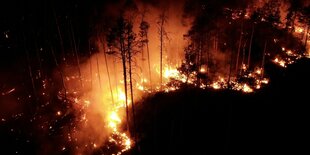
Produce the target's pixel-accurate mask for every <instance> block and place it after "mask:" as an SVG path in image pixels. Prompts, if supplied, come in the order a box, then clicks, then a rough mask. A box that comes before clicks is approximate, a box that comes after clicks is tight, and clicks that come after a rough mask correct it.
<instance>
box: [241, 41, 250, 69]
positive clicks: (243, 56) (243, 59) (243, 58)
mask: <svg viewBox="0 0 310 155" xmlns="http://www.w3.org/2000/svg"><path fill="white" fill-rule="evenodd" d="M247 42H248V39H246V40H245V42H244V45H243V51H242V63H241V65H242V66H243V65H244V61H245V47H246V43H247ZM242 71H243V69H241V70H240V73H239V75H241V73H242Z"/></svg>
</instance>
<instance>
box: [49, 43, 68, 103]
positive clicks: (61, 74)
mask: <svg viewBox="0 0 310 155" xmlns="http://www.w3.org/2000/svg"><path fill="white" fill-rule="evenodd" d="M51 52H52V55H53V58H54V62H55V65H56V68H57V70H58V72H59V75H60V78H61V83H62V87H63V89H64V98H65V101H67V89H66V85H65V80H64V75H63V73H62V70H61V69H60V67H59V65H58V61H57V59H56V55H55V52H54V50H53V48H52V47H51Z"/></svg>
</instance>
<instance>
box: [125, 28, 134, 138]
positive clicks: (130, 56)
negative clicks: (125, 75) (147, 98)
mask: <svg viewBox="0 0 310 155" xmlns="http://www.w3.org/2000/svg"><path fill="white" fill-rule="evenodd" d="M130 32H131V30H130V29H129V30H127V52H128V65H129V66H128V69H129V86H130V100H131V109H132V121H133V130H132V132H133V136H134V137H135V141H136V133H135V131H136V120H135V115H136V114H135V106H134V98H133V84H132V81H133V80H132V65H131V64H132V41H133V40H131V39H132V38H131V37H130V36H131V34H130Z"/></svg>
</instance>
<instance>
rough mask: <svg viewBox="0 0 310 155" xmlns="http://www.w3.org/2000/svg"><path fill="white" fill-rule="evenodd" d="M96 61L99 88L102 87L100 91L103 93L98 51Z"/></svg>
mask: <svg viewBox="0 0 310 155" xmlns="http://www.w3.org/2000/svg"><path fill="white" fill-rule="evenodd" d="M96 62H97V75H98V82H99V88H100V93H102V85H101V78H100V69H99V60H98V53H96Z"/></svg>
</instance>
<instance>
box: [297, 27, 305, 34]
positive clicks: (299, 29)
mask: <svg viewBox="0 0 310 155" xmlns="http://www.w3.org/2000/svg"><path fill="white" fill-rule="evenodd" d="M295 32H296V33H303V32H304V29H303V28H302V27H295Z"/></svg>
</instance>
